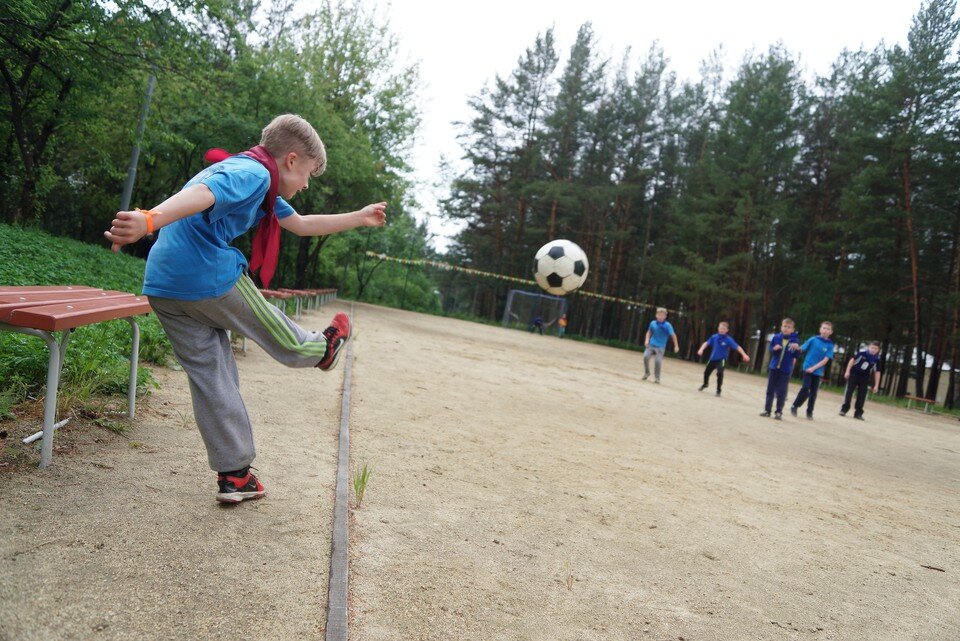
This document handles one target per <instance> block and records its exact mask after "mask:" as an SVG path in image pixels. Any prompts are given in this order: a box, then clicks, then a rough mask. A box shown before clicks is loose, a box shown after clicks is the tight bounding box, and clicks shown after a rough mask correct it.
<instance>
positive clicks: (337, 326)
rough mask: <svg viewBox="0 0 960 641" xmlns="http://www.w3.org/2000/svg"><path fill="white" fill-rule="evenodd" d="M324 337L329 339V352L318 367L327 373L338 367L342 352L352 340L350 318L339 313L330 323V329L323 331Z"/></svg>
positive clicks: (324, 355) (326, 352)
mask: <svg viewBox="0 0 960 641" xmlns="http://www.w3.org/2000/svg"><path fill="white" fill-rule="evenodd" d="M323 337H324V338H326V339H327V350H326V351H325V352H324V353H323V358H321V359H320V362H319V363H317V367H319V368H320V369H322V370H323V371H325V372H326V371H327V370H331V369H333V368H334V367H336V365H337V361H338V360H339V359H340V350H342V349H343V346H344V345H346V344H347V340H348V339H349V338H350V318H349V317H348V316H347V315H346V314H344V313H343V312H339V313H338V314H337V315H336V316H334V317H333V320H332V321H330V327H328V328H326V329H325V330H323Z"/></svg>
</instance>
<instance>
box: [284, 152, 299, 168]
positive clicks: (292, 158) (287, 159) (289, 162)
mask: <svg viewBox="0 0 960 641" xmlns="http://www.w3.org/2000/svg"><path fill="white" fill-rule="evenodd" d="M296 161H297V152H295V151H290V152H287V155H286V156H284V157H283V166H284V167H286V168H287V169H293V164H294V163H295V162H296Z"/></svg>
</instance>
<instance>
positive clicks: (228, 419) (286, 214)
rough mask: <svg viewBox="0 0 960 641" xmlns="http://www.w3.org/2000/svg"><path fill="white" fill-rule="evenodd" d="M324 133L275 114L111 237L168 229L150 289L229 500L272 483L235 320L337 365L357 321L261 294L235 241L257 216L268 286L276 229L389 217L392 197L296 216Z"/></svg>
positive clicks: (257, 334) (321, 160)
mask: <svg viewBox="0 0 960 641" xmlns="http://www.w3.org/2000/svg"><path fill="white" fill-rule="evenodd" d="M326 163H327V155H326V150H325V149H324V146H323V142H322V141H321V140H320V136H318V135H317V132H316V131H315V130H314V129H313V127H312V126H310V123H308V122H307V121H306V120H304V119H303V118H300V117H299V116H295V115H292V114H286V115H282V116H278V117H277V118H275V119H274V120H273V121H272V122H271V123H270V124H268V125H267V126H266V127H265V128H264V129H263V134H262V137H261V140H260V144H259V145H257V146H256V147H253V148H252V149H250V150H248V151H246V152H243V153H242V154H239V155H236V156H231V157H228V158H225V159H223V160H222V161H221V162H217V163H216V164H214V165H212V166H210V167H208V168H206V169H204V170H203V171H201V172H200V173H199V174H197V175H196V176H194V177H193V178H192V179H191V180H190V181H188V182H187V184H186V185H185V186H184V188H183V189H182V190H181V191H180V192H178V193H177V194H175V195H173V196H171V197H170V198H168V199H167V200H165V201H164V202H162V203H160V204H159V205H157V207H156V208H155V209H153V210H150V211H143V210H139V209H138V210H136V211H121V212H118V213H117V215H116V218H115V219H114V220H113V222H112V225H111V227H110V230H109V231H106V232H104V236H106V237H107V239H108V240H110V242H111V243H113V247H112V249H113V250H114V251H117V250H118V249H119V248H120V247H121V246H122V245H127V244H129V243H133V242H136V241H138V240H140V239H141V238H142V237H144V236H145V235H147V234H151V233H153V232H154V230H158V229H161V228H162V232H161V233H160V234H159V238H158V240H157V242H156V244H154V246H153V248H152V249H151V251H150V255H149V257H148V258H147V267H146V272H145V275H144V285H143V293H144V294H146V295H147V297H148V298H149V300H150V305H151V307H153V310H154V312H156V314H157V318H158V319H159V320H160V323H161V325H163V329H164V331H165V332H166V334H167V336H168V337H169V338H170V343H171V344H172V345H173V350H174V353H175V354H176V356H177V360H179V361H180V364H181V365H182V366H183V369H184V371H185V372H186V373H187V376H188V377H189V382H190V395H191V397H192V399H193V412H194V417H195V419H196V422H197V427H198V428H199V430H200V434H201V436H202V438H203V442H204V445H205V446H206V449H207V458H208V460H209V462H210V467H211V468H212V469H213V470H214V471H216V472H217V486H218V492H217V495H216V498H217V500H218V501H220V502H224V503H239V502H241V501H245V500H247V499H258V498H261V497H262V496H264V495H265V494H266V492H265V490H264V489H263V485H262V484H261V483H260V481H259V480H258V479H257V477H256V476H254V475H253V474H251V473H250V464H251V463H252V462H253V459H254V457H255V456H256V451H255V448H254V440H253V427H252V425H251V424H250V419H249V417H248V415H247V410H246V407H245V406H244V403H243V399H242V398H241V396H240V381H239V377H238V373H237V364H236V361H235V360H234V357H233V350H232V348H231V346H230V340H229V338H228V337H227V332H228V331H233V332H237V333H239V334H242V335H244V336H247V337H249V338H251V339H252V340H254V341H256V342H257V343H258V344H259V345H260V346H261V347H263V349H264V350H265V351H266V352H267V353H268V354H270V356H272V357H273V358H274V359H276V360H277V361H279V362H281V363H283V364H284V365H287V366H289V367H318V368H320V369H321V370H329V369H331V368H332V367H333V366H334V365H336V362H337V359H338V357H339V354H340V351H341V349H342V348H343V346H344V344H345V343H346V341H347V340H348V339H349V337H350V320H349V319H348V318H347V315H346V314H342V313H341V314H337V315H336V316H334V318H333V321H331V323H330V326H329V327H327V328H326V329H325V330H323V332H311V331H307V330H304V329H302V328H301V327H299V326H298V325H297V324H296V323H294V322H293V321H292V320H290V319H289V318H287V316H286V315H284V314H283V313H282V312H281V311H280V310H278V309H277V308H276V307H274V306H272V305H270V304H268V303H267V302H266V300H264V298H263V296H262V295H261V294H260V291H259V290H258V289H257V287H256V286H255V285H254V284H253V281H252V280H251V279H250V276H249V275H248V272H249V269H248V264H247V260H246V259H245V258H244V256H243V254H242V253H241V252H240V251H239V250H237V249H236V248H234V247H231V246H230V243H231V242H232V241H233V240H234V239H235V238H237V237H238V236H240V235H242V234H244V233H246V231H247V230H249V229H250V228H251V227H253V226H255V225H258V232H257V237H256V238H254V251H253V258H252V260H251V263H250V266H249V267H252V268H253V269H256V268H257V267H260V277H261V280H262V281H263V282H264V285H265V286H266V285H267V283H268V282H269V280H270V277H271V276H272V275H273V270H274V268H275V266H276V261H277V255H278V253H279V241H280V228H283V229H286V230H288V231H290V232H293V233H294V234H297V235H298V236H323V235H327V234H332V233H335V232H339V231H344V230H347V229H352V228H354V227H379V226H382V225H383V224H384V223H385V222H386V214H385V211H384V210H385V207H386V203H376V204H372V205H367V206H366V207H364V208H363V209H361V210H359V211H355V212H352V213H348V214H337V215H330V216H316V215H314V216H301V215H300V214H298V213H296V212H295V211H294V210H293V207H291V206H290V205H289V204H287V200H288V199H290V198H292V197H293V196H295V195H296V194H297V192H299V191H301V190H303V189H306V188H307V187H308V186H309V180H310V176H319V175H320V174H321V173H323V171H324V169H326Z"/></svg>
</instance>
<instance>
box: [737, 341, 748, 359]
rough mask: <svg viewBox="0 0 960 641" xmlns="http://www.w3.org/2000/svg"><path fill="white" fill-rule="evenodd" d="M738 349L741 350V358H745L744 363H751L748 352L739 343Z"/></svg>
mask: <svg viewBox="0 0 960 641" xmlns="http://www.w3.org/2000/svg"><path fill="white" fill-rule="evenodd" d="M737 351H738V352H740V358H742V359H743V362H744V363H749V362H750V357H749V356H747V353H746V352H745V351H743V348H742V347H740V346H739V345H738V346H737Z"/></svg>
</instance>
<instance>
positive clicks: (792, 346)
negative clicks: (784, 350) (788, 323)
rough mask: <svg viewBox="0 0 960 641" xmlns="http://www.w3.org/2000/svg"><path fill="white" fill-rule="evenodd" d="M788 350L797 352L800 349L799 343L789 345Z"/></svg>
mask: <svg viewBox="0 0 960 641" xmlns="http://www.w3.org/2000/svg"><path fill="white" fill-rule="evenodd" d="M790 349H792V350H793V351H797V350H798V349H800V343H790Z"/></svg>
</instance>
